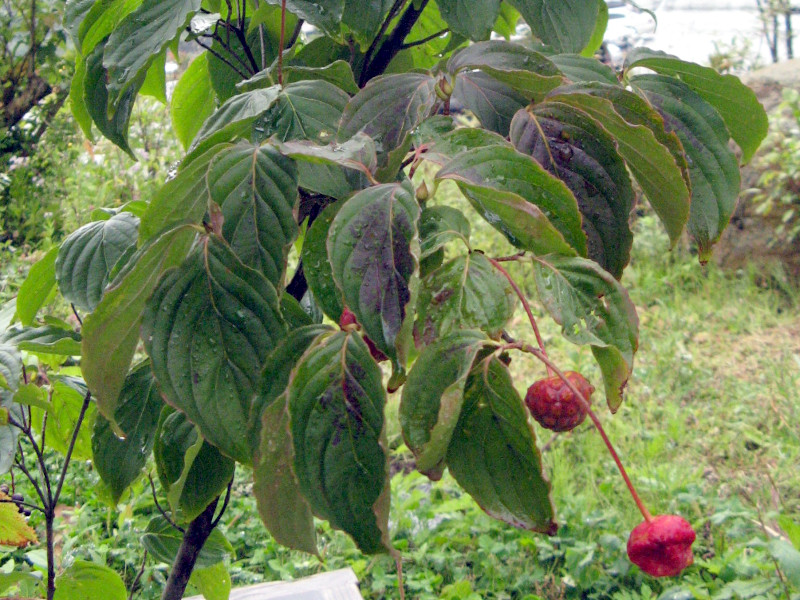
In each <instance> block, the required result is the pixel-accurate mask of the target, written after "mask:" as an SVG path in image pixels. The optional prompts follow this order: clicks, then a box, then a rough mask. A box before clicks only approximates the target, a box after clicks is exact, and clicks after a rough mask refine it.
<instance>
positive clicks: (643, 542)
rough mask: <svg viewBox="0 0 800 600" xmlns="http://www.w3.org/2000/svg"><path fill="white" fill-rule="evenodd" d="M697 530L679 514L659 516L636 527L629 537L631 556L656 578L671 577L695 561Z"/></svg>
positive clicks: (640, 566) (633, 560) (634, 562)
mask: <svg viewBox="0 0 800 600" xmlns="http://www.w3.org/2000/svg"><path fill="white" fill-rule="evenodd" d="M695 537H696V536H695V533H694V530H693V529H692V526H691V525H689V522H688V521H686V519H683V518H682V517H679V516H677V515H659V516H657V517H654V518H653V520H652V521H645V522H644V523H640V524H639V525H637V526H636V527H634V529H633V531H631V535H630V537H629V538H628V558H629V559H630V560H631V562H632V563H633V564H635V565H636V566H638V567H639V568H640V569H641V570H642V571H644V572H645V573H647V574H648V575H652V576H653V577H672V576H673V575H677V574H678V573H680V572H681V571H683V570H684V569H685V568H686V567H688V566H689V565H691V564H692V562H693V561H694V557H693V556H692V543H694V540H695Z"/></svg>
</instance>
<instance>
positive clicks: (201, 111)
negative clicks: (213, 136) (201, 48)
mask: <svg viewBox="0 0 800 600" xmlns="http://www.w3.org/2000/svg"><path fill="white" fill-rule="evenodd" d="M212 112H214V88H213V87H212V86H211V79H210V78H209V75H208V55H207V54H205V53H203V54H201V55H199V56H197V57H196V58H195V59H194V60H193V61H192V62H191V64H190V65H189V66H188V67H187V68H186V71H185V72H184V73H183V75H181V78H180V79H179V80H178V83H177V84H175V89H174V90H173V92H172V101H171V104H170V116H171V117H172V129H173V130H174V131H175V135H176V136H177V137H178V140H179V141H180V143H181V145H183V147H184V148H188V147H189V146H190V145H191V143H192V140H193V139H194V137H195V136H196V135H197V132H198V131H200V127H201V126H202V125H203V121H205V120H206V119H207V118H208V117H209V116H210V115H211V113H212Z"/></svg>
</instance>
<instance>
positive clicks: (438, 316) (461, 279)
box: [415, 252, 516, 344]
mask: <svg viewBox="0 0 800 600" xmlns="http://www.w3.org/2000/svg"><path fill="white" fill-rule="evenodd" d="M515 304H516V296H515V295H514V290H513V289H512V288H511V286H510V285H509V283H508V280H507V279H506V278H505V277H504V276H503V275H502V274H501V273H499V272H498V271H497V270H496V269H495V268H494V267H493V266H492V264H491V263H490V262H489V260H488V259H487V258H486V257H485V256H484V255H483V254H481V253H479V252H472V253H469V254H466V255H462V256H457V257H456V258H453V259H452V260H449V261H448V262H446V263H444V265H442V266H441V267H440V268H438V269H436V270H435V271H434V272H432V273H431V274H429V275H428V276H427V277H426V278H425V279H423V280H422V283H421V285H420V292H419V302H418V309H417V313H418V314H417V323H416V331H415V338H416V340H417V344H420V343H422V344H430V343H431V342H433V341H434V340H435V339H438V338H440V337H443V336H445V335H447V334H448V333H450V332H452V331H455V330H458V329H480V330H481V331H483V332H484V333H485V334H486V335H488V336H489V337H492V338H497V337H499V335H500V333H501V332H502V330H503V327H504V326H505V325H506V323H508V321H509V320H510V319H511V317H512V316H513V314H514V307H515Z"/></svg>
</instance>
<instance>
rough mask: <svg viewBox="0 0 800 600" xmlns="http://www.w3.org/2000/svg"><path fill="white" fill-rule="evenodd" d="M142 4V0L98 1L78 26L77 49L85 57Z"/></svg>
mask: <svg viewBox="0 0 800 600" xmlns="http://www.w3.org/2000/svg"><path fill="white" fill-rule="evenodd" d="M140 4H141V0H98V1H96V2H94V3H93V5H92V7H91V8H90V9H89V11H88V12H87V13H86V14H85V15H84V17H83V20H82V21H81V22H80V23H79V24H78V33H77V37H78V41H77V43H76V44H75V45H76V47H77V49H78V50H79V51H80V53H81V54H83V55H84V56H86V55H88V54H89V53H90V52H92V51H93V50H94V49H95V47H96V46H97V45H98V44H100V43H101V42H102V41H103V40H104V39H105V38H107V37H108V36H109V34H111V32H112V31H114V29H116V27H117V25H118V24H119V23H120V21H122V19H124V18H125V17H126V16H127V15H128V14H130V13H131V12H132V11H134V10H135V9H136V8H137V7H138V6H139V5H140Z"/></svg>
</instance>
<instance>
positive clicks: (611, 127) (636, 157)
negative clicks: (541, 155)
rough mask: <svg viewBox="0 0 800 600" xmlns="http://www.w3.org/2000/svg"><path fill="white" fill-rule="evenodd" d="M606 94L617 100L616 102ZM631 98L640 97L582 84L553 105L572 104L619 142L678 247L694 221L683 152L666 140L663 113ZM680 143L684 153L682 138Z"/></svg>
mask: <svg viewBox="0 0 800 600" xmlns="http://www.w3.org/2000/svg"><path fill="white" fill-rule="evenodd" d="M593 94H596V95H593ZM603 95H608V96H611V97H613V98H614V102H613V103H612V101H611V100H607V99H606V98H604V97H602V96H603ZM632 98H636V96H635V95H634V94H632V93H630V92H626V91H625V90H623V89H622V88H616V89H615V87H614V86H602V85H601V84H583V85H575V86H568V87H565V88H562V89H561V90H557V91H556V92H555V93H554V94H552V95H551V96H550V97H549V98H548V100H549V101H552V102H562V103H564V104H568V105H570V106H572V107H574V108H576V109H578V110H581V111H583V112H585V113H586V114H588V115H589V116H591V117H592V118H594V119H595V120H596V121H598V122H599V123H601V124H602V126H603V127H604V128H605V130H606V131H608V133H609V134H610V135H611V137H613V138H614V140H615V141H616V143H617V150H618V152H619V154H620V156H622V158H624V159H625V162H626V163H627V165H628V168H629V169H630V171H631V173H632V174H633V176H634V177H635V178H636V181H637V182H638V183H639V185H640V186H641V187H642V190H643V191H644V193H645V196H647V199H648V200H649V201H650V204H651V205H652V206H653V209H654V210H655V211H656V214H657V215H658V216H659V218H660V219H661V221H662V223H664V227H665V228H666V230H667V233H668V234H669V238H670V241H671V242H672V244H673V245H674V244H675V243H676V242H677V240H678V239H679V238H680V235H681V232H682V231H683V227H684V225H686V222H687V220H688V218H689V198H690V188H689V183H688V181H687V179H686V178H685V177H684V172H683V166H684V165H685V164H686V162H685V158H683V154H682V153H680V155H678V152H679V150H678V149H677V148H676V147H675V146H673V145H672V143H671V142H666V141H665V139H664V137H665V136H666V132H665V131H664V128H663V121H662V119H661V117H660V116H659V115H658V113H656V112H655V111H654V110H653V109H652V108H650V107H649V106H647V104H646V103H645V102H637V101H640V100H641V99H638V98H637V99H636V100H633V99H632ZM623 103H624V104H623ZM623 108H626V109H627V110H622V109H623ZM620 110H622V112H619V111H620ZM654 130H655V132H654ZM675 141H676V142H677V146H678V148H680V142H679V141H678V140H677V137H676V138H675ZM665 144H669V145H665Z"/></svg>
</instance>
